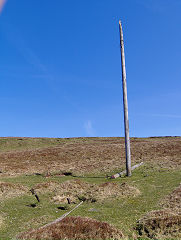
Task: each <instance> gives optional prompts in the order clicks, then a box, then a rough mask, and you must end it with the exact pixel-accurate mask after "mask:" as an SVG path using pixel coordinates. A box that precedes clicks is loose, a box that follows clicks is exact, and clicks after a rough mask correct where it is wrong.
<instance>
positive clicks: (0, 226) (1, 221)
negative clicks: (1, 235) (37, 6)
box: [0, 215, 4, 229]
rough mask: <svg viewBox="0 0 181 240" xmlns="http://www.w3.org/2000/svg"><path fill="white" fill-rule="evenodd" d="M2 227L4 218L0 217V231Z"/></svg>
mask: <svg viewBox="0 0 181 240" xmlns="http://www.w3.org/2000/svg"><path fill="white" fill-rule="evenodd" d="M3 225H4V218H3V217H2V216H1V215H0V229H1V228H2V227H3Z"/></svg>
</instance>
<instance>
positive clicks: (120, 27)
mask: <svg viewBox="0 0 181 240" xmlns="http://www.w3.org/2000/svg"><path fill="white" fill-rule="evenodd" d="M119 29H120V36H121V38H120V41H123V28H122V23H121V20H119Z"/></svg>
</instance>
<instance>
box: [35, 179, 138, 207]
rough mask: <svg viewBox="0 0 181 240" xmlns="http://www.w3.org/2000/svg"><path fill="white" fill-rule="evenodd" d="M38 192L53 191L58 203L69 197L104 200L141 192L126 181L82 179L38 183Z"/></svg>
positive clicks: (73, 199)
mask: <svg viewBox="0 0 181 240" xmlns="http://www.w3.org/2000/svg"><path fill="white" fill-rule="evenodd" d="M34 189H35V190H36V191H37V193H38V192H39V193H43V192H52V193H53V195H54V196H53V197H52V200H53V201H54V202H57V203H67V198H70V200H71V202H77V201H79V200H83V201H88V202H97V201H103V200H105V199H110V198H114V199H115V198H120V197H121V198H123V197H129V196H132V197H135V196H137V195H139V194H140V191H139V190H138V189H137V188H136V187H134V186H130V185H128V184H126V183H122V184H117V183H112V182H107V183H104V184H99V185H98V184H90V183H86V182H83V181H81V180H78V179H76V180H69V181H66V182H63V183H61V184H58V183H55V182H48V183H43V184H38V185H36V186H35V187H34Z"/></svg>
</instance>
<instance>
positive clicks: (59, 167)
mask: <svg viewBox="0 0 181 240" xmlns="http://www.w3.org/2000/svg"><path fill="white" fill-rule="evenodd" d="M10 140H11V139H8V138H6V142H7V143H8V141H10ZM40 140H42V141H43V140H44V141H45V140H46V139H39V141H40ZM17 141H19V140H18V139H17ZM23 141H25V142H26V138H23V139H22V140H21V144H23ZM35 143H36V144H38V143H37V139H33V138H32V139H31V141H30V140H28V142H27V143H26V144H27V147H26V148H23V149H21V148H17V149H14V150H10V149H11V148H10V146H9V147H8V150H7V151H5V150H3V151H0V161H1V171H2V172H3V173H4V174H5V173H8V174H10V175H17V174H23V173H25V174H31V173H35V172H40V173H45V172H47V171H49V172H50V173H54V172H57V171H60V172H68V171H70V172H73V173H75V174H85V173H87V172H89V173H96V172H99V173H100V172H105V171H111V170H115V169H116V168H117V169H118V168H119V169H120V168H121V167H123V168H124V166H125V146H124V139H123V138H72V139H65V140H63V139H62V140H61V141H58V139H57V141H55V140H54V142H51V145H50V146H49V147H41V146H42V145H41V144H40V147H39V148H36V144H35ZM28 144H29V145H30V146H29V145H28ZM49 144H50V143H49ZM53 144H54V145H53ZM13 146H16V145H13ZM32 146H33V147H32ZM131 153H132V163H133V164H136V163H139V162H141V161H144V162H149V163H153V164H156V165H157V166H159V167H161V168H164V167H165V168H179V167H181V138H180V137H160V138H142V139H141V138H131Z"/></svg>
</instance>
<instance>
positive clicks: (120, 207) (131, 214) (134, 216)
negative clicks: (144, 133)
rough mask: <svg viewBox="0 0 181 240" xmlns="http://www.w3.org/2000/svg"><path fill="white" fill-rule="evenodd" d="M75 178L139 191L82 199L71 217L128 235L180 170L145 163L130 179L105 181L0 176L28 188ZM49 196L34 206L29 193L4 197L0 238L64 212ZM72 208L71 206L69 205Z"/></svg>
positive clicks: (154, 207)
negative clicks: (134, 194) (117, 196)
mask: <svg viewBox="0 0 181 240" xmlns="http://www.w3.org/2000/svg"><path fill="white" fill-rule="evenodd" d="M76 178H78V179H81V180H82V181H86V182H89V183H96V184H99V183H105V182H108V181H112V182H117V183H123V182H126V183H128V184H131V185H134V186H135V187H137V188H138V189H139V190H140V192H141V194H140V195H139V196H137V197H129V198H120V199H112V200H104V201H103V202H102V203H99V202H96V203H86V202H85V203H84V204H83V205H82V206H81V207H80V208H78V209H77V210H75V211H74V212H73V213H72V214H71V216H86V217H91V218H94V219H97V220H100V221H106V222H108V223H111V224H112V225H114V226H115V227H117V228H119V229H121V231H122V232H123V234H124V235H125V236H128V237H130V238H131V237H132V235H133V232H135V230H134V229H135V226H136V221H137V220H138V219H139V218H141V217H142V216H143V215H144V214H145V213H146V212H149V211H151V210H157V209H159V208H160V207H159V203H160V201H161V200H162V199H163V198H164V197H165V196H166V195H168V194H169V193H171V192H172V191H173V189H175V188H176V187H177V186H178V185H179V184H180V179H181V172H180V170H166V169H162V170H159V169H157V168H155V169H152V168H150V166H149V165H148V164H145V165H144V166H143V167H140V168H139V169H137V170H135V171H134V172H133V176H132V177H131V178H126V177H124V178H118V179H115V180H108V179H106V178H104V177H103V176H99V175H94V176H93V175H92V176H90V175H87V176H84V177H81V178H79V177H72V176H69V177H65V176H62V177H58V176H54V177H50V178H44V177H42V176H34V175H32V176H18V177H13V178H12V177H11V178H7V177H6V178H0V181H6V182H12V183H19V184H23V185H25V186H27V187H28V188H31V187H33V186H34V185H35V184H37V183H41V182H47V181H56V182H59V183H61V182H63V181H67V180H70V179H76ZM50 195H51V193H46V194H41V195H40V199H41V202H40V203H39V204H38V205H37V207H36V208H32V207H29V206H28V205H30V204H32V203H35V202H36V200H35V198H34V196H32V195H31V194H27V195H23V196H20V197H17V198H12V199H3V201H1V206H0V215H2V216H3V218H4V224H3V225H2V227H1V229H0V239H2V240H3V239H7V240H8V239H12V238H13V237H15V236H16V235H17V234H18V233H20V232H24V231H26V230H28V229H29V228H37V227H39V226H41V225H44V224H46V223H48V222H51V221H53V220H55V219H56V218H58V217H60V216H61V215H62V214H64V213H65V212H67V211H62V210H58V209H57V206H60V205H61V204H58V205H57V204H55V203H53V202H51V201H50ZM73 207H74V205H71V206H70V208H73ZM140 239H143V238H140Z"/></svg>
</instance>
